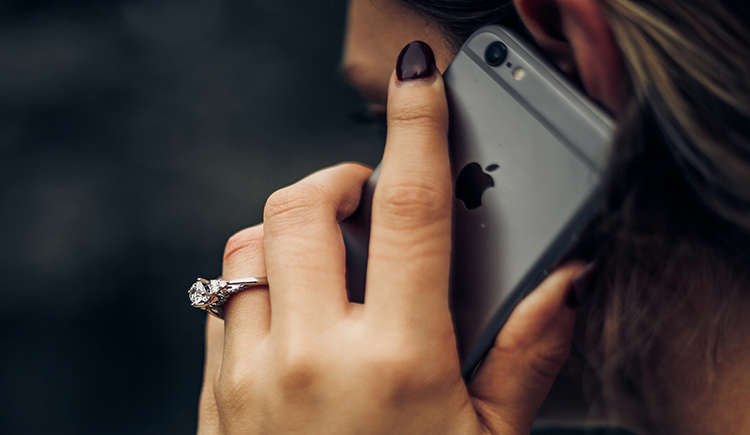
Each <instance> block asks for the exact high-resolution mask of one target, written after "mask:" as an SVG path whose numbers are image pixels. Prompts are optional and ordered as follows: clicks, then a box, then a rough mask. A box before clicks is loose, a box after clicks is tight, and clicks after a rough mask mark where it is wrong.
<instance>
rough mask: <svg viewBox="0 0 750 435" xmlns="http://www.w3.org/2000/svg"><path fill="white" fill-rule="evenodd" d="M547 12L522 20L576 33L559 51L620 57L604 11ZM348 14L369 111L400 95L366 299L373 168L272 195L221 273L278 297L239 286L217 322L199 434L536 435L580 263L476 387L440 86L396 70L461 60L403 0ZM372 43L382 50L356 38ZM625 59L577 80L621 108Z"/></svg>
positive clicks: (569, 3) (378, 202)
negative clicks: (455, 257) (354, 253)
mask: <svg viewBox="0 0 750 435" xmlns="http://www.w3.org/2000/svg"><path fill="white" fill-rule="evenodd" d="M528 3H531V4H528ZM549 3H550V2H549V1H544V2H542V1H536V0H521V1H519V2H518V6H519V10H520V11H521V12H522V13H527V14H528V16H529V17H530V19H531V20H533V19H535V18H534V17H535V15H534V14H535V13H538V11H537V10H536V9H535V8H548V7H558V8H560V13H559V14H557V15H556V16H559V17H560V21H559V22H558V23H544V25H541V24H540V26H538V27H535V24H534V23H527V25H529V24H531V25H530V26H529V27H530V28H532V29H533V28H538V29H545V28H547V27H545V26H549V25H555V26H558V25H559V26H561V28H562V29H563V30H561V32H563V33H555V34H564V35H567V36H568V39H567V40H566V44H567V45H566V47H567V48H566V50H567V51H560V54H559V56H558V57H559V58H562V57H563V56H565V55H566V54H567V55H568V57H569V58H570V59H572V62H575V59H577V58H585V57H586V56H590V55H597V58H598V59H605V60H606V59H607V56H610V55H611V56H613V58H616V52H608V53H598V54H597V53H595V52H594V51H592V50H602V49H606V50H615V48H614V47H613V46H611V45H607V44H608V43H607V41H609V42H611V36H608V33H607V35H601V34H597V33H596V32H599V31H601V29H604V30H605V31H606V27H604V28H603V27H602V26H600V25H599V24H598V23H590V22H589V21H590V20H593V19H596V18H597V16H596V13H600V11H599V10H598V8H596V6H595V5H596V3H595V2H594V1H592V0H561V1H560V2H557V3H556V4H554V5H552V6H550V5H549ZM579 3H582V5H581V4H579ZM584 6H585V7H584ZM370 7H373V8H375V10H374V11H373V10H369V9H368V8H370ZM576 7H578V9H576ZM360 8H363V9H360ZM586 8H594V9H586ZM351 11H352V15H351V16H350V22H349V32H348V36H347V38H348V42H347V45H346V47H347V48H346V53H345V56H344V71H345V72H346V76H347V78H348V80H349V81H350V82H352V83H354V84H355V85H356V86H357V87H358V88H359V89H361V90H362V91H363V93H364V94H365V95H366V96H367V97H368V98H369V99H370V100H371V101H373V102H375V103H381V104H382V103H384V102H385V101H386V99H387V102H388V104H387V120H388V138H387V141H386V148H385V153H384V156H383V162H382V167H381V175H380V177H379V181H378V189H377V190H376V192H375V197H374V200H373V219H372V230H371V241H370V243H371V247H370V259H369V266H368V283H367V300H366V303H365V304H364V305H357V304H350V303H349V302H348V301H347V299H346V289H345V265H344V250H343V249H344V248H343V241H342V238H341V233H340V230H339V227H338V222H340V221H341V220H342V219H344V218H345V217H346V216H348V215H349V214H350V213H351V212H352V211H353V210H354V209H355V208H356V206H357V204H358V202H359V194H360V191H361V186H362V184H363V183H364V181H365V180H366V179H367V177H368V176H369V174H370V170H369V169H367V168H363V167H361V166H358V165H351V164H349V165H341V166H337V167H334V168H329V169H327V170H324V171H321V172H318V173H316V174H313V175H311V176H310V177H308V178H306V179H304V180H302V181H300V182H299V183H297V184H295V185H293V186H290V187H288V188H285V189H282V190H281V191H279V192H277V193H275V194H274V195H272V196H271V198H269V200H268V202H267V204H266V209H265V214H264V223H263V224H262V225H259V226H255V227H251V228H248V229H246V230H243V231H241V232H240V233H238V234H237V235H235V236H233V237H232V238H231V239H230V240H229V242H228V243H227V247H226V251H225V256H224V265H223V266H224V267H223V277H224V278H225V279H235V278H239V277H243V276H268V279H269V286H270V291H269V289H262V288H260V289H254V290H252V291H245V292H241V293H239V294H237V295H235V296H233V297H232V298H231V299H230V301H229V302H227V304H226V305H225V321H224V322H222V321H220V320H217V319H215V318H209V320H208V323H207V330H206V340H207V346H206V348H207V351H206V369H205V375H204V386H203V392H202V394H201V402H200V421H199V429H198V431H199V433H201V434H216V433H223V434H235V433H243V434H255V433H321V434H337V433H340V434H354V433H356V434H380V433H383V434H419V433H425V434H441V433H446V434H448V433H450V434H481V433H491V434H523V433H528V432H529V430H530V428H531V423H532V421H533V419H534V415H535V414H536V412H537V410H538V407H539V405H540V404H541V402H542V400H543V399H544V397H545V395H546V394H547V391H548V390H549V387H550V385H551V383H552V381H553V380H554V378H555V376H556V374H557V372H558V371H559V369H560V367H561V366H562V364H563V362H564V360H565V358H566V356H567V354H568V351H569V348H570V340H571V334H572V327H573V323H574V321H575V310H574V309H573V308H572V307H571V306H570V305H569V304H568V303H566V301H568V300H570V299H569V296H570V292H571V282H572V280H573V279H574V278H575V277H576V276H577V275H578V274H579V273H580V272H581V270H582V269H583V267H584V265H582V264H569V265H567V266H565V267H562V268H561V269H559V270H557V271H556V272H555V273H553V274H552V275H551V276H550V277H549V278H548V279H547V280H545V282H544V283H542V285H540V287H539V288H538V289H537V290H535V291H534V292H532V294H531V295H530V296H528V297H527V298H526V299H524V301H522V302H521V304H519V306H518V307H517V308H516V310H515V311H514V312H513V314H512V315H511V317H510V318H509V319H508V322H507V323H506V325H505V326H504V328H503V330H502V331H501V332H500V334H499V335H498V337H497V339H496V342H495V343H494V346H493V348H492V349H491V350H490V352H489V354H488V356H487V358H486V359H485V361H484V363H483V365H482V367H481V368H480V370H479V372H478V373H477V375H476V376H475V378H474V379H473V380H472V382H471V384H469V385H466V384H465V383H464V382H463V380H462V378H461V376H460V368H459V361H458V356H457V352H456V348H455V338H454V336H453V328H452V323H451V319H450V312H449V310H448V270H449V261H450V225H451V222H450V205H451V196H452V192H451V185H450V169H449V164H448V153H447V128H448V127H447V125H448V124H447V106H446V101H445V94H444V90H443V84H442V79H441V77H440V75H439V74H435V75H432V76H431V77H429V78H426V79H422V80H414V81H408V82H401V81H399V80H397V79H396V78H395V75H394V74H393V73H392V65H393V59H395V57H396V55H397V54H398V50H400V48H401V47H403V45H406V43H408V42H410V41H411V40H413V39H422V40H426V41H427V42H428V43H431V44H432V45H433V47H434V48H436V58H437V64H438V65H437V66H438V68H439V69H440V70H444V68H445V66H447V63H448V62H449V60H450V58H451V57H452V54H451V53H450V52H449V50H448V47H447V44H445V40H444V39H443V37H442V35H440V33H439V31H438V30H437V28H436V27H434V26H432V27H431V25H430V23H429V22H427V21H425V20H424V19H423V18H421V17H419V16H416V15H414V14H413V13H411V12H410V11H408V10H404V8H403V7H401V6H400V5H399V4H396V3H391V2H390V0H372V2H371V1H370V0H352V4H351ZM357 11H359V12H357ZM380 13H382V14H385V15H383V16H379V15H378V14H380ZM579 14H583V15H584V16H583V17H581V16H579ZM357 17H359V18H357ZM363 17H364V18H373V19H379V20H384V21H382V22H385V23H387V24H388V27H387V28H392V29H393V33H392V35H395V36H397V37H396V38H395V40H390V39H388V38H390V37H389V36H385V38H386V40H383V41H382V42H378V41H377V40H375V41H374V42H373V39H372V38H373V37H375V36H377V35H376V34H375V33H374V32H373V29H374V28H375V27H374V26H370V27H369V30H368V32H369V37H368V36H367V34H365V35H364V36H361V35H360V37H358V36H356V35H354V34H356V33H357V31H358V30H362V29H368V26H367V25H366V23H365V24H363V23H359V22H358V21H357V20H359V19H362V18H363ZM388 17H390V19H388ZM555 31H556V32H557V30H555ZM412 32H416V34H414V33H412ZM550 34H552V33H550ZM383 35H391V33H390V32H389V33H385V34H383ZM539 37H540V39H541V40H542V41H544V38H543V37H544V35H543V34H540V35H539ZM606 37H609V40H607V39H606ZM368 40H369V41H371V42H373V43H374V44H375V47H367V46H361V45H358V44H354V41H359V43H360V44H361V43H366V42H367V41H368ZM602 41H604V42H602ZM558 42H559V41H558ZM549 45H550V47H551V48H553V49H561V47H560V46H559V45H560V44H556V42H555V40H553V41H552V42H551V43H550V44H549ZM393 47H397V48H396V49H395V50H394V49H393ZM360 53H362V54H363V56H361V57H360ZM368 53H372V55H371V56H367V55H366V54H368ZM613 53H614V54H613ZM389 56H392V57H391V58H390V59H389V60H388V64H389V65H391V66H389V67H388V71H389V72H388V74H387V76H386V77H385V79H384V80H385V81H381V80H383V76H385V75H386V74H385V73H383V71H386V70H385V68H384V67H382V66H381V62H385V59H387V58H388V57H389ZM370 61H372V62H375V63H373V64H372V65H371V64H369V63H368V62H370ZM604 63H605V64H606V62H604ZM617 66H618V65H609V64H606V65H604V66H602V65H597V66H590V67H586V68H583V69H580V68H579V69H577V70H576V71H575V73H576V74H579V75H580V76H581V78H582V79H583V80H585V81H584V85H586V83H589V84H590V85H591V86H592V88H591V89H592V91H593V92H592V94H593V95H594V97H595V98H597V99H598V100H600V101H601V102H603V104H605V105H611V109H612V110H613V111H615V110H614V109H616V108H617V107H616V103H617V100H616V99H612V98H611V97H612V96H613V95H615V94H617V92H612V89H615V90H617V86H616V85H612V83H610V80H613V77H616V74H615V73H613V72H612V71H607V69H611V68H616V67H617ZM602 70H604V71H606V72H608V73H611V74H610V75H608V76H607V77H608V78H606V79H602V78H601V77H600V76H599V74H602ZM602 80H604V81H602ZM382 83H385V86H383V85H382Z"/></svg>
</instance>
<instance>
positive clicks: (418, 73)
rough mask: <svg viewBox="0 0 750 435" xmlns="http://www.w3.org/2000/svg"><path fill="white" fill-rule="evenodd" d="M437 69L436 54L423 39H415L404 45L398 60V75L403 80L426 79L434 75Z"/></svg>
mask: <svg viewBox="0 0 750 435" xmlns="http://www.w3.org/2000/svg"><path fill="white" fill-rule="evenodd" d="M435 71H437V66H435V55H434V54H433V53H432V49H431V48H430V46H429V45H427V44H425V43H424V42H422V41H414V42H412V43H410V44H409V45H407V46H406V47H404V49H403V50H401V53H400V54H399V55H398V60H396V77H398V79H399V81H402V82H405V81H409V80H419V79H426V78H429V77H432V75H433V74H435Z"/></svg>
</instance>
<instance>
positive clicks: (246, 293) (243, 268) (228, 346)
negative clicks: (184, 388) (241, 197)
mask: <svg viewBox="0 0 750 435" xmlns="http://www.w3.org/2000/svg"><path fill="white" fill-rule="evenodd" d="M251 276H254V277H264V276H266V263H265V254H264V249H263V225H262V224H261V225H256V226H254V227H250V228H246V229H244V230H242V231H240V232H238V233H237V234H235V235H234V236H232V237H231V238H230V239H229V241H228V242H227V245H226V248H225V250H224V265H223V275H222V278H223V279H225V280H227V281H229V280H232V279H237V278H242V277H251ZM270 324H271V303H270V299H269V295H268V287H267V286H259V287H251V288H250V289H247V290H243V291H240V292H239V293H236V294H234V295H233V296H232V297H231V298H229V300H228V301H227V302H226V303H225V304H224V325H225V326H224V333H225V343H224V345H225V348H224V352H225V353H226V352H228V351H230V350H232V349H233V346H243V347H244V346H252V345H254V344H255V343H257V342H258V341H259V340H260V339H262V338H263V337H265V336H266V335H267V334H268V330H269V327H270ZM236 350H240V351H241V349H236Z"/></svg>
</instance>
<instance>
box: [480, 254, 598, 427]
mask: <svg viewBox="0 0 750 435" xmlns="http://www.w3.org/2000/svg"><path fill="white" fill-rule="evenodd" d="M584 269H585V264H581V263H576V264H570V265H566V266H564V267H562V268H560V269H558V270H557V271H555V272H554V273H553V274H552V275H550V276H549V277H548V278H547V279H546V280H545V281H544V282H542V284H540V285H539V287H538V288H537V289H536V290H534V291H533V292H531V293H530V294H529V295H528V296H527V297H526V298H525V299H524V300H523V301H521V303H520V304H518V306H517V307H516V309H515V310H514V311H513V313H512V314H511V315H510V317H509V318H508V321H507V322H506V323H505V326H503V329H502V330H500V333H499V334H498V336H497V338H496V340H495V344H494V346H493V347H492V349H490V351H489V353H488V354H487V357H486V358H485V360H484V362H483V363H482V366H481V367H480V368H479V371H478V372H477V374H476V376H475V377H474V378H473V379H472V381H471V383H470V385H469V392H470V394H471V395H472V396H473V397H474V403H475V406H476V408H477V412H478V413H479V414H480V415H481V416H482V417H483V420H484V422H485V424H486V425H487V426H488V429H489V430H490V432H491V433H493V434H521V433H526V434H527V433H529V431H530V430H531V425H532V423H533V421H534V417H535V416H536V413H537V411H538V410H539V407H540V406H541V404H542V401H543V400H544V398H545V397H546V396H547V393H548V392H549V389H550V387H551V386H552V382H553V381H554V380H555V377H556V376H557V373H558V372H559V371H560V368H562V366H563V364H564V363H565V360H566V359H567V358H568V354H569V352H570V346H571V341H572V338H573V326H574V324H575V316H576V309H575V307H574V306H572V305H575V303H574V302H573V301H574V300H575V299H574V297H573V298H571V296H572V295H571V292H572V291H573V281H574V280H575V279H576V277H578V276H582V275H581V272H582V271H583V270H584Z"/></svg>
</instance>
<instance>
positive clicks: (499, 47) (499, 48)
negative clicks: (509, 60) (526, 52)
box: [484, 41, 508, 66]
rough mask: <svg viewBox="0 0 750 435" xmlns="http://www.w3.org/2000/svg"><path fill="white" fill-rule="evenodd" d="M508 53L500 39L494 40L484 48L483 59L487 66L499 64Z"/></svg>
mask: <svg viewBox="0 0 750 435" xmlns="http://www.w3.org/2000/svg"><path fill="white" fill-rule="evenodd" d="M507 55H508V47H506V46H505V44H503V43H502V42H500V41H495V42H493V43H492V44H490V45H488V46H487V49H486V50H484V60H485V62H487V65H489V66H499V65H502V64H503V61H505V57H506V56H507Z"/></svg>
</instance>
